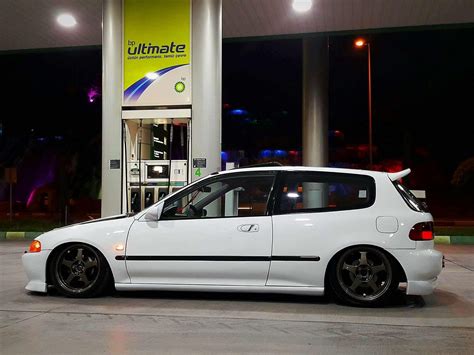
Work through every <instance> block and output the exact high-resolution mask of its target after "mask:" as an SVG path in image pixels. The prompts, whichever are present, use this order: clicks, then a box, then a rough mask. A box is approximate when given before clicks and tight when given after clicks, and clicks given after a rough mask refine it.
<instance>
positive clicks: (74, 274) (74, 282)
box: [49, 243, 111, 298]
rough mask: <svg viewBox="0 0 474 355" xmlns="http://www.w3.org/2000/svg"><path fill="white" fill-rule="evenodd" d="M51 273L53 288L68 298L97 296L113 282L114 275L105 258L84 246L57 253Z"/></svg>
mask: <svg viewBox="0 0 474 355" xmlns="http://www.w3.org/2000/svg"><path fill="white" fill-rule="evenodd" d="M49 272H50V276H51V281H52V283H53V285H54V286H55V287H56V289H57V290H58V291H59V292H60V293H61V294H63V295H65V296H67V297H78V298H86V297H95V296H98V295H100V294H101V293H103V292H104V290H105V289H106V288H107V286H108V285H109V284H110V281H111V272H110V269H109V266H108V264H107V260H105V258H104V256H103V255H102V254H101V253H100V252H99V251H98V250H96V249H95V248H93V247H91V246H89V245H87V244H82V243H77V244H71V245H68V246H66V247H65V248H63V249H61V250H59V251H58V252H56V253H55V254H54V255H53V260H52V261H51V263H50V270H49Z"/></svg>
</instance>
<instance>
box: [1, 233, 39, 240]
mask: <svg viewBox="0 0 474 355" xmlns="http://www.w3.org/2000/svg"><path fill="white" fill-rule="evenodd" d="M43 233H44V232H0V240H33V239H35V238H36V237H38V236H39V235H41V234H43Z"/></svg>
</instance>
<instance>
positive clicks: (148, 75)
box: [145, 72, 159, 80]
mask: <svg viewBox="0 0 474 355" xmlns="http://www.w3.org/2000/svg"><path fill="white" fill-rule="evenodd" d="M145 76H146V77H147V78H148V79H150V80H155V79H158V77H159V75H158V74H156V73H154V72H149V73H146V75H145Z"/></svg>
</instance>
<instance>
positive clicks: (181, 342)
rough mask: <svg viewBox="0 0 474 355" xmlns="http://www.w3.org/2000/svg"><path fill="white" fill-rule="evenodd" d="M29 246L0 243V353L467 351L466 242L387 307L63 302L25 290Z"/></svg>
mask: <svg viewBox="0 0 474 355" xmlns="http://www.w3.org/2000/svg"><path fill="white" fill-rule="evenodd" d="M28 243H29V242H11V241H3V242H1V243H0V277H1V279H0V353H1V354H2V355H3V354H23V353H35V354H69V353H71V354H76V353H77V354H81V355H84V354H96V353H131V354H136V353H150V354H156V353H184V354H191V353H193V354H194V353H244V352H250V353H291V354H295V353H332V354H335V353H348V354H367V353H418V354H421V353H423V354H428V353H439V354H441V353H457V354H473V353H474V246H472V245H464V246H463V245H444V246H443V245H439V246H437V248H438V249H440V250H441V251H443V252H444V254H445V256H446V268H445V269H444V270H443V272H442V274H441V276H440V282H439V286H438V289H437V290H436V291H435V293H434V294H433V295H430V296H425V297H414V296H410V297H409V296H405V295H403V294H400V297H398V300H397V301H396V303H394V304H391V305H389V306H387V307H385V308H375V309H366V308H354V307H347V306H342V305H337V304H335V303H334V302H333V301H331V300H327V299H326V298H324V297H303V296H286V295H285V296H282V295H252V294H221V293H218V294H210V293H181V292H140V293H134V292H130V293H116V294H113V295H110V296H106V297H102V298H94V299H69V298H64V297H61V296H58V295H55V294H54V295H48V296H46V295H41V294H34V293H29V292H26V291H25V290H24V285H25V284H26V276H25V274H24V272H23V270H22V267H21V260H20V257H21V254H22V253H23V251H24V250H25V248H26V246H27V245H28Z"/></svg>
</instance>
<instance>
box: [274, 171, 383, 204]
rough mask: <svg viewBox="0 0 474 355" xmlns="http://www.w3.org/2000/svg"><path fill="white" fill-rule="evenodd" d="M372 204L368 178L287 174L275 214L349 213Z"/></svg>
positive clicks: (351, 175)
mask: <svg viewBox="0 0 474 355" xmlns="http://www.w3.org/2000/svg"><path fill="white" fill-rule="evenodd" d="M374 201H375V181H374V179H373V178H372V177H370V176H366V175H358V174H357V175H356V174H343V173H311V172H291V173H288V174H286V175H285V177H284V178H283V182H282V184H281V191H280V196H279V204H278V207H277V213H298V212H323V211H340V210H351V209H357V208H365V207H369V206H370V205H372V204H373V202H374Z"/></svg>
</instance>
